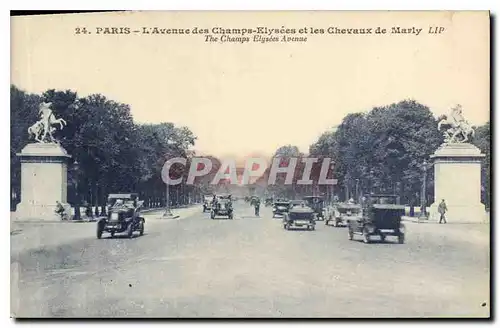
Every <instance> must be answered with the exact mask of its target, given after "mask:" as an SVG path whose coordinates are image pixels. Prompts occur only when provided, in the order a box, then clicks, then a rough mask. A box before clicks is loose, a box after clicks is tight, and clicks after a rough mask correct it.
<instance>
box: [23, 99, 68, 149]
mask: <svg viewBox="0 0 500 328" xmlns="http://www.w3.org/2000/svg"><path fill="white" fill-rule="evenodd" d="M51 105H52V103H50V102H49V103H46V102H43V103H41V104H40V107H39V109H38V114H39V115H40V120H39V121H37V122H36V123H35V124H33V125H32V126H30V127H29V128H28V133H29V134H30V137H34V139H35V140H36V141H38V142H40V143H46V142H49V143H57V140H56V139H55V138H54V135H53V133H54V132H55V130H56V128H54V127H53V125H56V124H59V128H60V129H61V130H62V128H63V127H64V126H65V125H67V124H66V121H65V120H63V119H62V118H56V117H55V116H54V113H53V112H52V109H50V106H51Z"/></svg>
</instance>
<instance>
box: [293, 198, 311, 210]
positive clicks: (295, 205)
mask: <svg viewBox="0 0 500 328" xmlns="http://www.w3.org/2000/svg"><path fill="white" fill-rule="evenodd" d="M289 204H290V205H289V209H291V208H293V207H297V206H298V207H301V206H302V205H304V206H307V203H306V202H305V201H303V200H302V199H294V200H291V201H290V202H289Z"/></svg>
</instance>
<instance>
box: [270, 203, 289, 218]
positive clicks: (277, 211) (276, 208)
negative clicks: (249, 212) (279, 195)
mask: <svg viewBox="0 0 500 328" xmlns="http://www.w3.org/2000/svg"><path fill="white" fill-rule="evenodd" d="M289 209H290V202H288V201H279V202H274V204H273V218H275V217H276V215H284V214H286V213H288V210H289Z"/></svg>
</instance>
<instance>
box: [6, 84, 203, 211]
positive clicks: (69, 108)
mask: <svg viewBox="0 0 500 328" xmlns="http://www.w3.org/2000/svg"><path fill="white" fill-rule="evenodd" d="M42 101H47V102H52V109H53V112H54V114H55V116H56V117H57V118H59V117H61V118H63V119H64V120H65V121H66V122H67V126H66V127H64V129H63V130H60V131H59V130H58V131H57V132H56V133H55V137H56V138H57V139H58V140H60V142H61V145H62V146H63V147H64V148H65V149H66V150H67V151H68V153H69V154H70V155H71V156H72V158H73V159H74V161H78V163H79V169H78V171H76V170H74V166H72V165H71V164H70V169H69V174H68V180H69V190H68V191H69V193H68V194H69V195H68V196H69V197H68V198H69V200H70V201H71V200H73V201H74V195H75V194H76V192H75V190H74V186H75V185H76V182H78V194H79V195H80V198H85V199H86V200H88V201H89V202H90V203H93V204H95V203H97V202H98V203H100V204H103V203H104V199H105V197H106V195H107V194H108V193H111V192H121V191H142V193H143V194H148V195H150V196H151V197H154V198H157V199H164V194H163V193H164V190H165V184H164V183H163V181H162V179H161V169H162V166H163V164H164V162H165V161H166V159H167V158H169V157H180V156H184V157H187V156H188V155H189V151H188V148H189V147H190V146H192V145H194V143H195V141H196V137H195V136H194V135H193V133H192V132H191V131H190V130H189V129H188V128H186V127H176V126H174V124H172V123H161V124H135V123H134V121H133V118H132V115H131V112H130V107H129V106H128V105H126V104H122V103H118V102H115V101H113V100H110V99H107V98H106V97H105V96H103V95H100V94H95V95H90V96H87V97H83V98H80V97H78V95H77V94H76V93H75V92H72V91H71V90H66V91H56V90H47V91H46V92H44V93H43V95H41V96H38V95H30V94H26V93H25V92H23V91H21V90H19V89H17V88H16V87H15V86H11V173H12V174H11V176H12V178H11V183H12V186H13V188H14V189H15V190H17V191H18V189H19V188H18V186H19V181H20V176H19V170H20V165H19V161H18V159H17V157H16V156H15V154H16V152H19V151H21V149H22V148H23V147H24V146H25V145H26V144H28V143H29V142H33V141H30V140H28V133H27V129H28V127H29V126H30V125H31V124H33V123H35V122H36V121H37V120H38V106H39V104H40V102H42ZM185 171H186V170H181V171H178V172H176V173H179V174H186V173H187V172H185ZM187 190H188V189H186V190H183V192H186V191H187Z"/></svg>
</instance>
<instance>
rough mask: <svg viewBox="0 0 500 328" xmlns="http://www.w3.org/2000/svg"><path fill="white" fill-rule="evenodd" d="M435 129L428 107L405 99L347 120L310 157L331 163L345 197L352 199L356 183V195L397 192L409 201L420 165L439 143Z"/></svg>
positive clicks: (416, 186)
mask: <svg viewBox="0 0 500 328" xmlns="http://www.w3.org/2000/svg"><path fill="white" fill-rule="evenodd" d="M436 126H437V120H436V119H435V118H434V117H433V116H432V113H431V111H430V110H429V108H428V107H426V106H424V105H422V104H419V103H417V102H415V101H413V100H405V101H401V102H399V103H396V104H391V105H389V106H384V107H376V108H373V109H372V110H371V111H370V112H368V113H366V114H363V113H354V114H349V115H347V116H346V117H345V118H344V119H343V121H342V124H341V125H340V126H338V127H337V129H335V130H334V131H327V132H325V133H324V134H323V135H321V136H320V138H319V139H318V141H317V142H316V143H314V144H313V145H311V147H310V152H311V155H314V156H318V155H323V156H328V157H332V158H333V159H334V161H335V177H336V178H337V179H338V180H339V184H340V187H341V188H343V189H344V190H347V194H349V195H348V197H352V196H355V193H354V189H355V186H354V185H355V184H358V188H359V191H360V193H361V192H365V193H366V192H370V191H380V192H395V191H396V192H397V193H398V194H400V195H402V196H403V197H402V198H403V200H404V201H406V202H412V201H413V198H414V197H415V194H417V195H418V192H419V190H420V185H421V179H422V172H421V165H422V162H423V161H424V159H426V160H428V159H429V155H431V154H432V153H433V152H434V151H435V150H436V149H437V148H438V146H439V145H440V144H441V143H442V141H443V140H442V136H441V134H440V133H439V131H437V128H436ZM429 173H430V174H431V176H430V178H429V179H430V180H431V186H432V172H429ZM356 181H357V182H356ZM431 190H432V188H429V191H431ZM358 196H359V195H358Z"/></svg>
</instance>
